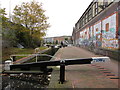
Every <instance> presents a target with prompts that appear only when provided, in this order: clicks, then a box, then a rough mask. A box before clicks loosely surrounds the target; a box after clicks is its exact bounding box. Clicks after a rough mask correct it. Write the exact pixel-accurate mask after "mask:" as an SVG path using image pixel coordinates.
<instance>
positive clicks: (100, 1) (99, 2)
mask: <svg viewBox="0 0 120 90" xmlns="http://www.w3.org/2000/svg"><path fill="white" fill-rule="evenodd" d="M103 9H104V6H103V0H98V13H99V12H101V11H102V10H103Z"/></svg>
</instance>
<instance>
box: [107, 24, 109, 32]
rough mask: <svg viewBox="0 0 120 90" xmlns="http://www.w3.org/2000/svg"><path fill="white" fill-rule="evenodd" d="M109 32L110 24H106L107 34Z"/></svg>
mask: <svg viewBox="0 0 120 90" xmlns="http://www.w3.org/2000/svg"><path fill="white" fill-rule="evenodd" d="M108 31H109V23H107V24H106V32H108Z"/></svg>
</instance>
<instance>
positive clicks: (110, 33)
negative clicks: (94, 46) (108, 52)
mask: <svg viewBox="0 0 120 90" xmlns="http://www.w3.org/2000/svg"><path fill="white" fill-rule="evenodd" d="M102 47H103V48H106V49H118V48H119V44H118V39H117V38H116V14H113V15H112V16H110V17H108V18H106V19H104V20H102Z"/></svg>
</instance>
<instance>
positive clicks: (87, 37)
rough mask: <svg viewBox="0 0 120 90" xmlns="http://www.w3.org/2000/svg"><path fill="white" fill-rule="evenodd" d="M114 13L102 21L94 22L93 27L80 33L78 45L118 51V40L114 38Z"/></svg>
mask: <svg viewBox="0 0 120 90" xmlns="http://www.w3.org/2000/svg"><path fill="white" fill-rule="evenodd" d="M116 16H117V15H116V13H114V14H112V15H111V16H109V17H106V18H105V19H103V20H100V21H98V22H96V23H95V24H94V25H92V26H90V27H87V28H85V29H84V30H82V31H80V38H79V41H78V40H77V41H78V42H79V44H82V45H89V44H91V43H93V44H94V46H95V47H102V48H106V49H113V50H114V49H118V48H119V44H118V39H117V38H116V33H117V32H116V22H117V21H116Z"/></svg>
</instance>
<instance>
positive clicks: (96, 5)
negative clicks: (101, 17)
mask: <svg viewBox="0 0 120 90" xmlns="http://www.w3.org/2000/svg"><path fill="white" fill-rule="evenodd" d="M97 13H98V2H96V3H95V15H96V14H97Z"/></svg>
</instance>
